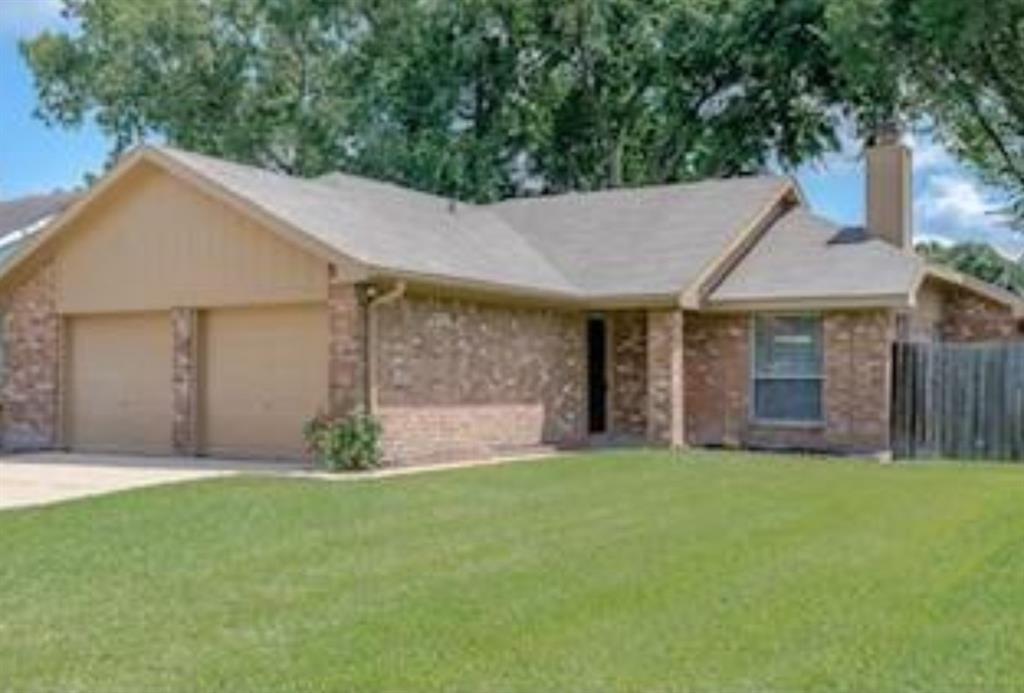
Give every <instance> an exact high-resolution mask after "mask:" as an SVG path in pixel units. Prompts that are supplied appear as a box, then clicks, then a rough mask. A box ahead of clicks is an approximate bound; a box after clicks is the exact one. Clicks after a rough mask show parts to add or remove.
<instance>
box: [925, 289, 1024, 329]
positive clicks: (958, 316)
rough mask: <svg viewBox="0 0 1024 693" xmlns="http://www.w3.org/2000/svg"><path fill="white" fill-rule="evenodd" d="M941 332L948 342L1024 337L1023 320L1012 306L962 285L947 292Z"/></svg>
mask: <svg viewBox="0 0 1024 693" xmlns="http://www.w3.org/2000/svg"><path fill="white" fill-rule="evenodd" d="M941 334H942V339H944V340H945V341H948V342H989V341H1000V340H1007V339H1024V332H1022V331H1021V321H1020V320H1019V319H1017V318H1015V317H1014V316H1013V313H1012V311H1010V309H1009V308H1007V307H1005V306H1001V305H999V304H997V303H994V302H992V301H989V300H988V299H986V298H983V297H981V296H978V295H977V294H975V293H971V292H969V291H964V290H963V289H953V290H951V291H948V292H947V293H946V301H945V306H944V307H943V314H942V325H941Z"/></svg>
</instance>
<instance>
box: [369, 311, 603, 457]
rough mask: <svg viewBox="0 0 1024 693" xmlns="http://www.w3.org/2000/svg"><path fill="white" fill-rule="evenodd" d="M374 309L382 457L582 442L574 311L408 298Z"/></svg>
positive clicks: (580, 329) (581, 378) (581, 370)
mask: <svg viewBox="0 0 1024 693" xmlns="http://www.w3.org/2000/svg"><path fill="white" fill-rule="evenodd" d="M377 313H378V318H377V320H378V322H377V350H378V352H377V379H378V385H377V389H378V398H379V405H380V408H379V410H378V415H379V417H380V419H381V421H382V423H383V426H384V434H385V435H384V437H385V450H386V456H387V457H388V458H390V459H391V460H393V461H397V462H399V463H403V462H409V461H415V460H424V459H432V458H449V459H450V458H457V457H467V456H474V455H481V454H486V453H488V452H493V451H495V450H500V449H503V448H517V447H525V446H532V445H538V444H542V443H543V444H555V445H577V444H579V443H580V442H582V440H583V439H584V437H585V432H586V363H585V361H586V350H585V330H584V315H583V313H582V312H579V311H570V310H557V309H552V308H539V307H511V306H506V305H497V304H489V303H484V302H478V301H471V300H463V299H456V298H450V297H442V296H423V295H419V296H417V295H409V296H406V297H404V298H402V299H400V300H398V301H396V302H395V303H392V304H389V305H386V306H381V307H380V308H378V309H377Z"/></svg>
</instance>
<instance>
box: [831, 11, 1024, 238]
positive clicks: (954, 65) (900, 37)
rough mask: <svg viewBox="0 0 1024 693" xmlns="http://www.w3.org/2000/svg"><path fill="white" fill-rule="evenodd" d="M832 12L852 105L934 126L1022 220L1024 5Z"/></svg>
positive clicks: (880, 114) (955, 151) (1023, 184)
mask: <svg viewBox="0 0 1024 693" xmlns="http://www.w3.org/2000/svg"><path fill="white" fill-rule="evenodd" d="M834 13H836V14H842V15H843V20H842V21H838V22H834V23H833V26H834V27H836V28H837V29H838V31H837V32H836V33H835V34H834V40H835V42H836V43H837V44H838V43H839V42H841V43H843V51H844V54H845V55H846V56H847V58H846V59H845V60H844V61H843V64H844V68H843V69H844V71H846V72H847V74H848V76H849V77H850V79H849V80H848V83H849V84H851V85H860V86H858V87H856V88H854V89H853V90H852V96H853V97H854V98H857V97H861V98H860V103H861V104H864V103H865V102H873V103H875V104H876V112H875V115H876V117H885V111H886V110H889V116H890V117H891V116H894V115H902V116H903V117H904V118H906V119H914V118H920V117H925V118H927V119H928V120H929V121H930V122H932V123H934V124H935V126H936V132H937V135H938V136H939V138H940V139H941V140H942V141H943V142H944V144H946V145H947V146H948V147H949V148H950V150H951V151H953V152H954V154H956V155H957V156H958V157H959V158H960V159H961V160H963V161H965V162H967V163H968V164H970V165H971V166H972V167H973V168H974V169H975V171H976V172H977V173H979V174H980V175H981V177H982V178H983V179H985V180H986V181H987V182H989V183H991V184H994V185H996V186H999V187H1001V188H1003V189H1005V190H1007V191H1008V192H1009V193H1010V197H1011V204H1010V206H1011V211H1012V212H1013V214H1014V216H1015V217H1016V219H1017V220H1024V0H841V1H840V2H838V3H837V4H836V9H835V10H834ZM872 71H874V73H875V74H874V80H875V82H874V85H872V80H871V77H872V75H871V73H872Z"/></svg>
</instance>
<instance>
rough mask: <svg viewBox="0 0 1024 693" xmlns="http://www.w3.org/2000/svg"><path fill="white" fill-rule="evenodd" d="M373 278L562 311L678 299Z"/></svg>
mask: <svg viewBox="0 0 1024 693" xmlns="http://www.w3.org/2000/svg"><path fill="white" fill-rule="evenodd" d="M372 278H373V280H374V281H381V282H394V281H405V282H406V284H407V286H408V290H409V292H410V293H415V294H428V295H435V294H442V295H445V296H452V297H459V298H466V299H472V300H477V301H482V302H491V303H502V304H504V305H510V304H511V305H523V306H549V307H555V308H562V309H565V310H641V309H648V308H673V307H675V306H677V305H678V296H677V295H675V294H673V293H667V294H641V295H636V296H600V295H597V296H579V295H574V294H561V293H556V292H550V291H543V290H539V289H536V290H531V289H524V288H521V287H514V286H508V285H503V284H493V283H488V282H485V281H472V280H465V279H453V278H450V277H442V276H437V275H425V274H418V273H415V272H403V271H395V270H389V269H383V268H378V270H377V271H375V272H374V273H373V275H372Z"/></svg>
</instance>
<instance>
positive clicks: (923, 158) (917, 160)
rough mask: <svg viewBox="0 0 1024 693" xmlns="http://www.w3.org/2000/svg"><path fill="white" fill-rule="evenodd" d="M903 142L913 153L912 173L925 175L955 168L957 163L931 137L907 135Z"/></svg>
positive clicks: (947, 151) (946, 150)
mask: <svg viewBox="0 0 1024 693" xmlns="http://www.w3.org/2000/svg"><path fill="white" fill-rule="evenodd" d="M903 141H904V142H905V143H906V145H907V146H908V147H910V149H911V151H913V153H914V173H915V174H917V175H921V174H927V173H929V172H932V171H950V170H954V169H956V168H957V161H956V159H955V158H954V157H953V155H952V154H950V153H949V150H948V149H946V148H945V147H944V146H942V144H940V143H939V142H936V141H935V140H934V139H932V138H931V137H928V136H926V135H921V134H916V135H915V134H913V133H909V134H907V135H906V136H904V137H903Z"/></svg>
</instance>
